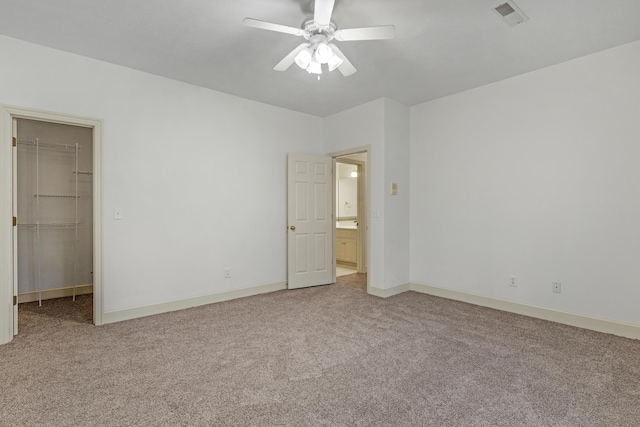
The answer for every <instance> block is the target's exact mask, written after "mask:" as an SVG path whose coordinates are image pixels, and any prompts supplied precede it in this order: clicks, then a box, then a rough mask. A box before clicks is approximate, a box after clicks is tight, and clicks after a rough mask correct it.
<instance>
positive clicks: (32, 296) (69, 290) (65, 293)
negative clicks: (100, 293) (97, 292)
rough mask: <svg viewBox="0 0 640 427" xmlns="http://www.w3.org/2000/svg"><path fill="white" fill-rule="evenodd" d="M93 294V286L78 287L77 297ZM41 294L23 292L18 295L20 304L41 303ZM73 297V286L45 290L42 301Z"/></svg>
mask: <svg viewBox="0 0 640 427" xmlns="http://www.w3.org/2000/svg"><path fill="white" fill-rule="evenodd" d="M92 293H93V285H92V284H88V285H78V286H76V295H86V294H92ZM38 294H39V293H38V292H37V291H36V292H22V293H20V294H18V304H22V303H23V302H34V301H39V300H40V297H39V295H38ZM72 296H73V286H70V287H66V288H55V289H46V290H45V289H43V290H42V300H43V301H44V300H47V299H54V298H65V297H72Z"/></svg>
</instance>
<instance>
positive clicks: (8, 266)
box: [0, 108, 13, 344]
mask: <svg viewBox="0 0 640 427" xmlns="http://www.w3.org/2000/svg"><path fill="white" fill-rule="evenodd" d="M0 114H1V116H0V242H2V243H0V344H4V343H8V342H9V341H11V340H12V339H13V257H12V252H13V225H12V224H13V212H12V211H13V185H12V180H13V152H12V150H13V144H12V143H11V130H12V120H11V114H10V113H9V112H8V111H7V110H5V109H4V108H0Z"/></svg>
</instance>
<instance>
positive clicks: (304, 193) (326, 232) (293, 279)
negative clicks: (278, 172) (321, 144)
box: [287, 153, 335, 289]
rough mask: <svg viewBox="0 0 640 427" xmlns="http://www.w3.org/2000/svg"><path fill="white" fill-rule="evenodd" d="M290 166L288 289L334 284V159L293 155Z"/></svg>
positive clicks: (288, 160)
mask: <svg viewBox="0 0 640 427" xmlns="http://www.w3.org/2000/svg"><path fill="white" fill-rule="evenodd" d="M287 163H288V173H287V204H288V207H287V218H288V221H289V225H288V227H289V229H288V230H287V233H288V239H287V243H288V244H287V252H288V256H287V259H288V267H287V268H288V274H287V276H288V287H289V289H295V288H303V287H308V286H316V285H326V284H329V283H333V282H334V281H335V272H334V268H333V266H334V255H333V244H334V238H333V230H334V229H335V221H334V219H333V185H334V184H333V172H332V168H331V166H332V163H333V160H332V159H331V157H324V156H313V155H309V154H291V153H290V154H289V156H288V159H287Z"/></svg>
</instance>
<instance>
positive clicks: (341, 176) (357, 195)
mask: <svg viewBox="0 0 640 427" xmlns="http://www.w3.org/2000/svg"><path fill="white" fill-rule="evenodd" d="M335 161H336V173H335V180H336V182H335V209H336V211H335V216H336V230H335V236H336V242H335V247H336V250H335V258H336V277H342V276H347V275H351V274H356V273H366V272H367V263H366V260H367V256H366V253H367V232H366V230H367V228H368V227H367V224H366V215H365V212H366V206H367V203H366V194H367V192H366V187H365V184H366V179H365V177H366V164H367V153H366V152H360V153H354V154H348V155H343V156H338V157H335Z"/></svg>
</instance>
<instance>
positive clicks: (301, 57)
mask: <svg viewBox="0 0 640 427" xmlns="http://www.w3.org/2000/svg"><path fill="white" fill-rule="evenodd" d="M312 59H313V50H312V49H311V48H310V47H308V48H306V49H303V50H301V51H300V53H298V54H297V55H296V58H295V61H296V65H297V66H298V67H300V68H302V69H303V70H306V69H307V68H309V65H310V64H311V60H312Z"/></svg>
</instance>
